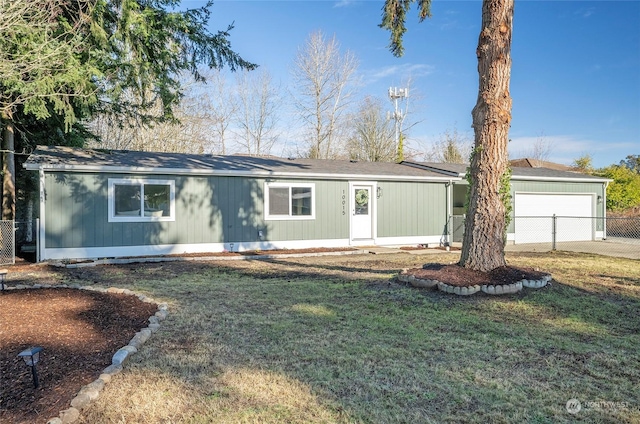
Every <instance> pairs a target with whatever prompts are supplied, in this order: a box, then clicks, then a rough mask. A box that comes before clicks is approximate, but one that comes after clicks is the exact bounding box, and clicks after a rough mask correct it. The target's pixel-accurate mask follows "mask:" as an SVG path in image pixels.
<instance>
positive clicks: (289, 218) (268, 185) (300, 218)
mask: <svg viewBox="0 0 640 424" xmlns="http://www.w3.org/2000/svg"><path fill="white" fill-rule="evenodd" d="M272 187H274V188H275V187H280V188H282V187H284V188H288V189H289V215H271V214H270V213H269V212H270V211H269V188H272ZM292 188H310V189H311V215H292V214H291V189H292ZM264 219H265V221H303V220H311V219H316V185H315V184H313V183H264Z"/></svg>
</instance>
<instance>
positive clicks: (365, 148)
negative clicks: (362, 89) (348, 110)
mask: <svg viewBox="0 0 640 424" xmlns="http://www.w3.org/2000/svg"><path fill="white" fill-rule="evenodd" d="M384 106H385V105H384V104H383V102H382V101H381V100H380V99H378V98H374V97H366V98H365V99H364V101H363V102H362V103H361V104H360V108H359V109H358V111H357V112H356V114H355V116H354V117H353V119H352V120H351V128H352V134H351V136H350V137H349V140H348V144H347V146H348V152H349V158H350V159H352V160H362V161H369V162H393V161H394V160H395V159H396V144H395V129H394V126H393V122H392V121H391V120H390V119H389V117H387V113H386V112H385V110H384Z"/></svg>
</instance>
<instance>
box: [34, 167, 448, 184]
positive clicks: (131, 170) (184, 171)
mask: <svg viewBox="0 0 640 424" xmlns="http://www.w3.org/2000/svg"><path fill="white" fill-rule="evenodd" d="M25 168H26V169H28V170H37V169H41V168H42V169H44V170H45V171H53V172H64V171H68V172H101V173H107V172H109V173H114V174H155V175H157V174H166V175H218V176H228V177H257V178H260V177H262V178H322V179H327V180H357V181H363V180H364V181H368V180H372V179H375V180H378V181H434V182H448V181H451V177H444V176H443V177H421V176H409V175H364V174H323V173H305V172H273V171H233V170H225V169H189V168H147V167H126V166H90V165H89V166H87V165H46V164H39V165H32V164H25Z"/></svg>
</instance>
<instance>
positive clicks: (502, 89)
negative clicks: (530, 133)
mask: <svg viewBox="0 0 640 424" xmlns="http://www.w3.org/2000/svg"><path fill="white" fill-rule="evenodd" d="M513 3H514V0H484V1H483V4H482V29H481V32H480V39H479V41H478V50H477V52H476V53H477V55H478V73H479V75H480V87H479V91H478V101H477V103H476V106H475V107H474V108H473V112H472V116H473V128H474V132H475V146H474V147H475V150H474V154H473V155H472V159H471V165H470V171H469V172H470V176H471V180H472V182H471V188H470V193H469V209H468V211H467V217H466V220H465V232H464V238H463V242H462V255H461V258H460V265H462V266H463V267H465V268H470V269H474V270H479V271H490V270H492V269H494V268H498V267H500V266H504V265H506V263H505V259H504V243H505V239H504V237H505V235H506V228H505V225H506V219H505V210H506V209H505V205H504V204H503V203H502V198H501V195H500V188H501V184H502V176H503V175H504V174H505V172H506V171H507V167H508V155H507V143H508V134H509V126H510V122H511V96H510V94H509V80H510V75H511V32H512V28H513V26H512V24H513V22H512V21H513Z"/></svg>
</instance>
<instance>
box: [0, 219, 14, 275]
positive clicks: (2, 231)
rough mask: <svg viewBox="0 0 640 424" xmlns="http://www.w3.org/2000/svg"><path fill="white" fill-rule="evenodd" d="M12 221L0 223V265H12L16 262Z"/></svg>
mask: <svg viewBox="0 0 640 424" xmlns="http://www.w3.org/2000/svg"><path fill="white" fill-rule="evenodd" d="M13 223H14V221H0V265H8V264H13V263H15V261H16V256H15V252H16V239H15V230H14V226H13Z"/></svg>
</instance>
